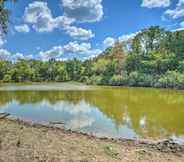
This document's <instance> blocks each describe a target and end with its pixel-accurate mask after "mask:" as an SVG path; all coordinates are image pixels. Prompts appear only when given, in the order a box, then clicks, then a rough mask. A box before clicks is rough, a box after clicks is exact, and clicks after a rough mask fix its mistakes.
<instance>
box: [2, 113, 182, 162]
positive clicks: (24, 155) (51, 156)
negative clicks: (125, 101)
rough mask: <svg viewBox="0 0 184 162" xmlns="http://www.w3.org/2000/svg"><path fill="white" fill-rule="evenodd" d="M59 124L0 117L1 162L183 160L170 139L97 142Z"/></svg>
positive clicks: (180, 151) (178, 161) (176, 145)
mask: <svg viewBox="0 0 184 162" xmlns="http://www.w3.org/2000/svg"><path fill="white" fill-rule="evenodd" d="M57 125H59V127H57ZM61 125H62V123H52V124H50V125H41V124H36V123H30V122H25V121H21V120H17V119H13V118H10V117H8V115H7V114H1V115H0V162H1V161H2V162H77V161H79V162H95V161H98V162H113V161H125V162H126V161H127V162H128V161H129V162H130V161H131V162H137V161H139V162H141V161H143V162H147V161H151V162H155V161H156V162H159V161H160V162H164V161H173V162H182V161H184V146H182V145H178V144H176V143H174V142H173V141H170V140H165V141H160V142H151V141H133V140H125V139H121V140H120V139H119V140H115V139H107V138H101V139H100V138H95V137H94V136H90V135H86V134H83V133H76V132H72V131H66V130H64V129H63V127H62V126H61Z"/></svg>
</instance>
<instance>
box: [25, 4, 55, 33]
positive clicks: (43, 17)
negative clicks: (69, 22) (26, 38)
mask: <svg viewBox="0 0 184 162" xmlns="http://www.w3.org/2000/svg"><path fill="white" fill-rule="evenodd" d="M24 22H25V23H30V24H32V27H33V28H34V29H35V30H36V31H38V32H46V31H48V32H49V31H52V30H53V29H54V27H55V24H54V23H53V18H52V14H51V11H50V9H49V8H48V6H47V3H46V2H40V1H35V2H33V3H30V4H29V5H28V7H26V9H25V12H24Z"/></svg>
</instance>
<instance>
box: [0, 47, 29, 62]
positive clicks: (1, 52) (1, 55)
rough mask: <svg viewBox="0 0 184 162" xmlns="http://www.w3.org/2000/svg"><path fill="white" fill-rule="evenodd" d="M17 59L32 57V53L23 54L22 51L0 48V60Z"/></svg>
mask: <svg viewBox="0 0 184 162" xmlns="http://www.w3.org/2000/svg"><path fill="white" fill-rule="evenodd" d="M18 59H26V60H27V59H33V56H32V55H24V54H22V53H15V54H13V53H11V52H9V51H8V50H6V49H0V60H9V61H16V60H18Z"/></svg>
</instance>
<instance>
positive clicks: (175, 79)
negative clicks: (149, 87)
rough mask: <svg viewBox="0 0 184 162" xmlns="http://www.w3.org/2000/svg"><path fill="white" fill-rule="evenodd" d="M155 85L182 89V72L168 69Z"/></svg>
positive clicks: (183, 77) (183, 85)
mask: <svg viewBox="0 0 184 162" xmlns="http://www.w3.org/2000/svg"><path fill="white" fill-rule="evenodd" d="M156 87H163V88H178V89H184V74H182V73H180V72H177V71H168V72H167V73H166V74H165V75H162V76H161V77H160V78H159V79H158V82H157V84H156Z"/></svg>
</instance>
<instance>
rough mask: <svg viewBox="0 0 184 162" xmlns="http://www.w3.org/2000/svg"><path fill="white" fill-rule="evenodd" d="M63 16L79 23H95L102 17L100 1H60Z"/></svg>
mask: <svg viewBox="0 0 184 162" xmlns="http://www.w3.org/2000/svg"><path fill="white" fill-rule="evenodd" d="M62 6H63V8H64V14H65V15H66V16H68V17H71V18H74V19H76V20H77V21H80V22H96V21H99V20H101V18H102V17H103V6H102V0H62Z"/></svg>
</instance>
